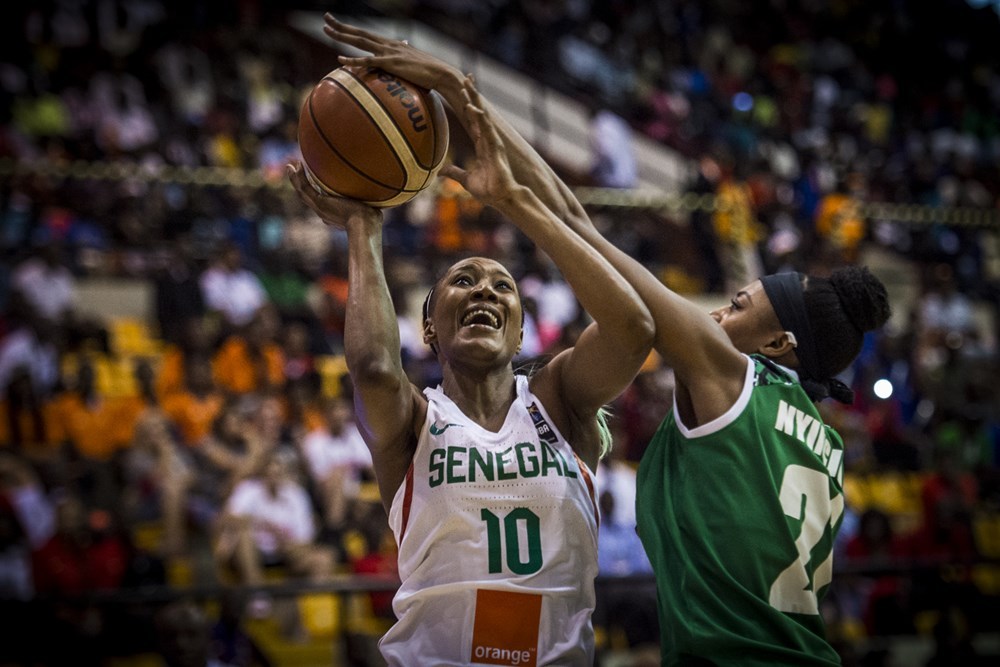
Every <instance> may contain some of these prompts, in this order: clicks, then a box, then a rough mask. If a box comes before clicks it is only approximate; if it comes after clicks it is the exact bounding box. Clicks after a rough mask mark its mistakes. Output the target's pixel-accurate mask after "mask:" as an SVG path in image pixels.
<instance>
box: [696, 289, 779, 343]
mask: <svg viewBox="0 0 1000 667" xmlns="http://www.w3.org/2000/svg"><path fill="white" fill-rule="evenodd" d="M712 318H713V319H714V320H715V321H716V322H718V323H719V324H720V325H722V329H723V330H724V331H725V332H726V335H728V336H729V340H731V341H732V343H733V346H734V347H735V348H736V349H737V350H739V351H740V352H743V353H745V354H753V353H755V352H761V351H763V348H764V347H765V346H766V345H767V344H768V343H770V342H771V341H773V340H774V339H775V337H777V336H780V335H781V334H782V333H783V329H782V328H781V324H780V322H778V316H777V314H775V312H774V307H773V306H772V305H771V300H770V299H769V298H767V292H765V291H764V286H763V285H762V284H761V282H760V281H759V280H755V281H754V282H752V283H750V284H749V285H747V286H746V287H744V288H743V289H741V290H739V291H738V292H736V294H735V295H734V296H733V298H732V299H731V300H730V302H729V305H728V306H724V307H722V308H717V309H715V310H713V311H712Z"/></svg>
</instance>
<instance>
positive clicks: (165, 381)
mask: <svg viewBox="0 0 1000 667" xmlns="http://www.w3.org/2000/svg"><path fill="white" fill-rule="evenodd" d="M213 352H214V350H213V348H212V332H211V329H210V328H209V326H208V319H206V318H204V317H192V318H190V319H188V320H185V321H184V323H183V325H182V327H181V334H180V337H179V338H178V339H177V340H174V341H168V343H167V346H166V348H165V349H164V351H163V356H162V358H161V359H160V367H159V370H158V372H157V375H156V393H157V395H158V396H159V397H160V400H163V399H165V398H166V397H167V396H169V395H170V394H173V393H176V392H179V391H183V390H184V389H185V386H186V379H185V373H184V368H185V366H186V365H188V363H189V361H188V360H189V358H191V357H195V358H197V359H198V363H201V364H203V363H205V359H206V358H210V357H211V356H212V354H213ZM209 365H210V364H209Z"/></svg>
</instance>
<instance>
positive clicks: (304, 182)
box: [285, 160, 382, 229]
mask: <svg viewBox="0 0 1000 667" xmlns="http://www.w3.org/2000/svg"><path fill="white" fill-rule="evenodd" d="M285 172H286V173H287V174H288V180H289V182H291V184H292V187H293V188H295V192H297V193H298V195H299V198H300V199H301V200H302V201H303V202H305V204H306V206H308V207H309V208H311V209H312V210H313V212H314V213H316V215H318V216H319V217H320V218H321V219H322V220H323V222H325V223H326V224H328V225H331V226H333V227H340V228H341V229H346V228H347V223H348V221H350V220H351V219H359V220H362V221H365V222H369V223H372V224H377V225H381V224H382V211H380V210H379V209H377V208H375V207H373V206H369V205H368V204H365V203H364V202H360V201H358V200H356V199H347V198H345V197H334V196H332V195H328V194H325V193H323V192H320V191H319V190H317V189H316V188H315V187H313V185H312V183H310V182H309V179H308V178H307V177H306V174H305V168H304V167H303V166H302V163H301V162H299V161H298V160H293V161H292V162H289V163H288V165H287V166H286V167H285Z"/></svg>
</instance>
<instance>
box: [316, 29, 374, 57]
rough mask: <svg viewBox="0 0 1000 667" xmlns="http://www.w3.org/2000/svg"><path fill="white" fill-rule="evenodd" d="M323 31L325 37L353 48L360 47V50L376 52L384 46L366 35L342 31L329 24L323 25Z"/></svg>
mask: <svg viewBox="0 0 1000 667" xmlns="http://www.w3.org/2000/svg"><path fill="white" fill-rule="evenodd" d="M323 32H325V33H326V36H327V37H329V38H330V39H332V40H334V41H336V42H341V43H342V44H347V45H348V46H353V47H354V48H356V49H361V50H362V51H372V52H376V51H379V50H380V49H382V48H384V45H383V44H382V43H381V42H379V41H376V40H374V39H370V38H368V37H361V36H359V35H352V34H350V33H346V32H342V31H340V30H337V29H335V28H331V27H330V26H323Z"/></svg>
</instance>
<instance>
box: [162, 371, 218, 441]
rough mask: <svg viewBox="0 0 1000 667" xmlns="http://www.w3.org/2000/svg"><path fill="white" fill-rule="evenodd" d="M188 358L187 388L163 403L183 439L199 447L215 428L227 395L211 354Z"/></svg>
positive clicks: (185, 382)
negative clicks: (216, 375)
mask: <svg viewBox="0 0 1000 667" xmlns="http://www.w3.org/2000/svg"><path fill="white" fill-rule="evenodd" d="M184 361H185V366H186V371H185V373H184V388H183V389H181V390H179V391H173V392H171V393H169V394H167V395H166V396H165V397H164V398H163V401H162V405H163V411H164V413H165V414H166V416H167V417H168V418H169V419H170V420H171V422H172V423H173V425H174V426H176V428H177V429H178V431H179V433H180V436H181V441H182V442H183V443H184V444H185V445H187V446H189V447H195V446H197V445H198V444H199V443H200V442H201V441H202V440H203V439H204V438H205V436H207V435H208V434H209V432H210V431H211V430H212V424H213V423H214V422H215V419H216V417H218V415H219V412H220V411H221V410H222V407H223V405H224V404H225V401H226V396H225V394H224V393H223V391H222V390H221V389H220V388H219V387H218V386H217V385H216V384H215V380H214V378H213V376H212V366H211V363H210V361H209V358H208V357H207V356H202V355H198V354H193V355H191V356H188V357H187V358H185V360H184Z"/></svg>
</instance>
